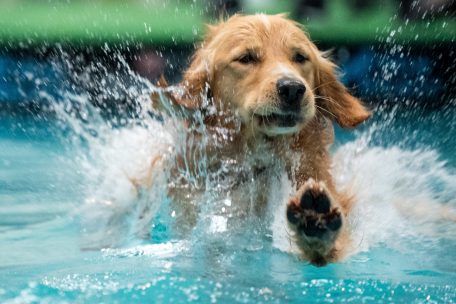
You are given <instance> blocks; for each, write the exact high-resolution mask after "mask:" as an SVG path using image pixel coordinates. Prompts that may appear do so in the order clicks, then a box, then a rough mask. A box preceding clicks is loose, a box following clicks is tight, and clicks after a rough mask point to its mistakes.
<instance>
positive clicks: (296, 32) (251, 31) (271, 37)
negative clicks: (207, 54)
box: [215, 14, 309, 46]
mask: <svg viewBox="0 0 456 304" xmlns="http://www.w3.org/2000/svg"><path fill="white" fill-rule="evenodd" d="M221 27H222V28H219V30H218V31H216V35H215V36H219V37H217V38H219V39H215V40H223V41H220V42H227V43H229V44H231V43H230V42H231V41H233V40H234V41H237V42H239V43H240V42H243V41H245V42H248V43H250V44H251V43H254V42H256V43H257V44H269V43H271V41H275V44H283V43H286V42H289V43H295V44H298V43H306V44H307V43H309V40H308V38H307V35H306V34H305V33H304V32H303V30H302V29H301V28H300V27H298V26H297V25H296V24H295V23H294V22H293V21H291V20H289V19H287V18H285V17H284V16H282V15H265V14H257V15H251V16H234V17H231V18H230V19H228V20H227V21H226V22H224V23H223V24H221ZM231 45H232V44H231ZM269 46H271V45H269Z"/></svg>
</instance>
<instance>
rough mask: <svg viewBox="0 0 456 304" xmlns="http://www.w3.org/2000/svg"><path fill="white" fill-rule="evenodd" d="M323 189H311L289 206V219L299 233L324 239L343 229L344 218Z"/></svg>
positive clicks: (292, 201)
mask: <svg viewBox="0 0 456 304" xmlns="http://www.w3.org/2000/svg"><path fill="white" fill-rule="evenodd" d="M332 205H333V204H332V202H331V198H330V197H329V195H328V194H327V193H326V191H325V190H324V189H323V188H316V187H313V188H309V189H307V190H306V191H304V193H303V194H302V195H301V197H299V198H298V199H293V200H291V201H290V203H289V204H288V208H287V219H288V222H289V223H290V224H291V225H294V226H295V227H296V230H297V231H298V232H299V233H303V234H305V235H306V236H308V237H313V238H323V237H324V236H325V235H329V234H331V232H332V233H335V232H337V231H338V230H339V229H340V228H341V227H342V216H341V213H340V211H339V210H338V209H337V207H332Z"/></svg>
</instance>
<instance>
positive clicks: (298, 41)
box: [151, 14, 370, 265]
mask: <svg viewBox="0 0 456 304" xmlns="http://www.w3.org/2000/svg"><path fill="white" fill-rule="evenodd" d="M162 85H164V83H162ZM179 88H180V90H181V91H180V92H179V93H176V92H175V91H167V92H168V93H166V95H167V97H168V99H169V100H170V101H171V107H170V105H166V106H164V105H163V99H160V98H159V96H158V94H152V100H153V102H154V106H155V107H161V109H162V110H163V111H166V110H167V111H168V112H179V113H181V114H183V116H182V117H184V120H185V123H186V126H187V127H188V132H189V134H193V135H194V136H193V137H192V138H193V140H192V143H193V144H192V143H189V142H188V143H187V144H185V147H186V148H185V149H186V151H182V152H181V156H180V158H179V160H178V161H177V162H176V164H175V169H174V170H173V172H178V171H179V168H182V167H185V170H187V174H190V175H192V172H193V173H194V176H197V175H198V174H197V172H196V171H198V170H199V169H198V168H197V167H198V166H197V165H195V164H198V157H200V156H201V155H205V160H204V162H206V163H207V165H206V168H207V170H209V171H211V170H213V171H215V170H219V169H220V160H222V159H227V158H229V159H230V160H232V161H233V162H235V163H236V164H241V163H242V164H243V166H244V167H247V168H248V170H247V171H248V172H247V173H248V178H245V177H243V176H244V175H245V173H246V172H240V171H233V172H229V170H228V171H226V170H225V175H230V174H231V175H232V176H234V179H235V180H236V182H231V183H230V184H229V188H228V189H227V192H226V193H230V195H231V197H232V199H233V201H235V203H236V204H238V205H239V206H242V205H248V201H251V200H253V201H254V205H253V206H254V209H255V212H256V213H257V214H258V215H259V216H261V214H262V213H263V212H264V211H263V210H264V206H265V205H266V203H267V201H268V196H269V193H268V187H269V185H270V183H271V181H272V182H273V176H274V172H275V171H277V170H281V169H283V170H284V171H286V172H287V174H288V176H289V178H290V180H291V181H292V183H293V185H294V186H295V189H296V193H295V194H294V195H292V197H291V198H289V201H288V205H287V211H286V214H284V215H283V216H284V217H286V220H287V223H288V226H289V230H290V232H291V235H292V241H293V242H294V243H295V245H296V246H297V247H298V248H299V250H300V253H301V256H302V258H303V259H306V260H308V261H310V262H311V263H313V264H315V265H325V264H327V263H329V262H334V261H338V260H340V259H341V258H342V257H343V256H344V254H345V253H346V252H347V249H348V248H350V235H349V231H348V229H347V227H346V226H347V225H346V217H347V215H348V214H349V213H350V210H351V209H352V205H353V202H354V197H353V195H352V194H351V193H348V192H342V191H338V190H337V189H336V187H335V185H334V182H333V179H332V177H331V174H330V166H331V160H330V155H329V152H328V147H329V145H330V144H331V143H332V141H333V126H332V123H331V121H334V122H337V123H338V124H339V125H340V126H341V127H343V128H353V127H355V126H357V125H358V124H360V123H362V122H363V121H365V120H366V119H367V118H368V117H369V115H370V114H369V112H368V111H367V110H366V108H365V107H364V106H363V104H362V103H361V101H360V100H358V99H357V98H355V97H354V96H352V95H351V94H350V93H349V92H348V90H347V88H345V87H344V85H342V84H341V83H340V82H339V81H338V79H337V75H336V66H335V65H334V64H333V63H332V62H331V61H330V60H329V59H327V58H326V54H325V53H323V52H321V51H319V50H318V49H317V47H316V46H315V44H314V43H312V41H311V40H310V39H309V37H308V36H307V35H306V33H305V32H304V31H303V29H302V27H301V26H300V25H299V24H297V23H295V22H293V21H291V20H289V19H287V17H286V16H285V15H272V16H271V15H264V14H257V15H252V16H241V15H235V16H233V17H231V18H229V19H228V20H226V21H224V22H221V23H219V24H217V25H211V26H208V30H207V34H206V36H205V39H204V41H203V42H202V44H201V46H200V47H199V48H198V49H197V51H196V53H195V54H194V56H193V58H192V61H191V64H190V67H189V68H188V69H187V70H186V72H185V74H184V76H183V81H182V82H181V83H180V84H179ZM196 112H197V113H199V116H198V117H199V118H196V116H195V115H193V114H192V113H196ZM201 127H203V128H204V130H205V132H207V134H209V135H210V136H209V137H208V138H209V139H208V140H206V141H203V140H202V135H201V132H200V131H198V130H199V129H201ZM195 138H196V140H195ZM195 142H197V143H198V144H197V145H195V144H194V143H195ZM202 145H203V146H204V147H203V148H201V146H202ZM197 146H199V148H197ZM198 149H199V150H198ZM154 162H155V160H154ZM189 164H190V165H189ZM191 164H193V165H191ZM152 167H154V166H152ZM151 170H153V168H152V169H151ZM188 172H190V173H188ZM176 174H177V173H176ZM181 177H182V176H181ZM185 179H186V178H185V177H183V178H181V182H180V184H179V183H178V184H176V183H173V184H172V185H171V186H170V189H169V193H170V196H171V197H173V198H174V200H175V201H176V202H177V203H176V204H180V205H181V208H180V209H181V211H180V212H178V213H180V214H181V216H180V217H178V218H179V221H180V222H179V224H180V225H182V226H183V227H184V226H188V227H190V228H191V227H192V225H194V224H195V221H196V217H197V212H198V211H197V210H198V206H195V201H198V199H197V198H196V197H197V195H199V194H200V193H201V192H202V188H204V186H198V183H194V182H190V181H188V180H187V181H186V180H185ZM247 182H248V183H249V187H248V190H246V187H243V186H242V185H243V184H244V183H247ZM203 183H204V182H203ZM221 183H223V182H221ZM199 185H201V184H199ZM252 185H253V189H254V190H255V191H253V192H252V191H251V190H252ZM225 186H226V185H225ZM198 193H199V194H198ZM185 201H187V202H188V201H191V202H192V203H190V204H188V203H187V204H186V203H184V202H185ZM179 202H180V203H179ZM182 206H183V207H182ZM239 214H242V212H240V213H239ZM239 216H241V215H239Z"/></svg>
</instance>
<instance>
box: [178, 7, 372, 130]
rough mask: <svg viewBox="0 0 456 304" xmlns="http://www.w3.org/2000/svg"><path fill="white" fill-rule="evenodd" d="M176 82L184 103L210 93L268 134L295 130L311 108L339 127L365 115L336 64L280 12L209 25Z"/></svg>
mask: <svg viewBox="0 0 456 304" xmlns="http://www.w3.org/2000/svg"><path fill="white" fill-rule="evenodd" d="M182 84H183V86H184V87H185V89H186V93H185V94H184V96H183V97H182V98H179V99H178V100H177V101H178V102H179V103H180V104H181V105H183V106H184V107H187V108H193V109H196V108H199V107H201V106H202V99H203V98H205V97H206V96H207V94H210V95H211V96H212V97H213V101H214V103H215V105H216V107H217V108H218V109H219V110H222V111H223V109H228V108H230V109H234V110H235V111H237V112H238V113H239V114H240V117H241V120H242V122H243V124H245V125H246V126H249V127H251V128H252V129H253V130H255V132H260V133H263V134H266V135H268V136H276V135H281V134H292V133H297V132H299V131H300V130H301V129H302V128H303V126H305V125H306V124H307V123H308V122H309V121H311V120H312V119H313V118H314V117H315V116H316V113H320V114H321V115H325V116H327V117H328V118H330V119H332V120H335V121H337V123H339V124H340V125H341V126H342V127H355V126H356V125H358V124H359V123H361V122H363V121H364V120H366V119H367V118H368V117H369V113H368V112H367V111H366V110H365V108H364V107H363V105H362V104H361V102H360V101H359V100H358V99H357V98H355V97H353V96H352V95H350V93H349V92H348V91H347V89H346V88H345V87H344V86H343V85H342V84H341V83H340V82H339V81H338V80H337V76H336V66H335V65H334V64H333V63H332V62H331V61H329V60H328V59H327V58H325V56H324V54H323V53H322V52H320V51H319V50H318V49H317V47H316V46H315V45H314V44H313V43H312V42H311V41H310V40H309V38H308V36H307V35H306V34H305V33H304V32H303V30H302V29H301V28H300V27H299V25H298V24H297V23H294V22H293V21H290V20H289V19H287V18H286V17H285V16H284V15H274V16H268V15H263V14H259V15H254V16H239V15H236V16H233V17H231V18H229V19H228V20H227V21H225V22H222V23H220V24H218V25H216V26H209V27H208V33H207V35H206V38H205V40H204V42H203V43H202V45H201V47H200V48H199V49H198V50H197V52H196V53H195V55H194V57H193V60H192V63H191V65H190V67H189V68H188V70H187V71H186V72H185V74H184V79H183V82H182Z"/></svg>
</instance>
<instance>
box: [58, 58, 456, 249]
mask: <svg viewBox="0 0 456 304" xmlns="http://www.w3.org/2000/svg"><path fill="white" fill-rule="evenodd" d="M73 64H74V63H73ZM120 66H122V67H123V69H125V70H127V73H126V74H127V75H128V76H129V77H130V82H129V83H132V85H131V86H127V85H123V86H121V88H120V89H119V86H116V87H115V88H114V89H113V90H118V91H119V90H120V92H121V93H122V92H123V93H122V94H123V95H125V96H127V97H128V98H127V100H134V103H133V104H134V105H135V106H134V107H133V108H134V109H135V110H134V114H133V115H131V113H129V114H128V115H120V118H119V117H117V116H114V117H105V116H104V114H103V111H102V110H100V108H99V107H97V106H96V102H95V103H94V101H93V100H92V99H93V98H92V97H91V96H88V95H87V94H85V93H84V92H82V93H81V92H71V93H70V92H68V91H66V92H64V93H63V94H62V97H61V100H60V102H58V103H55V106H54V111H55V113H56V114H57V116H58V118H59V119H60V121H61V122H62V125H63V126H65V128H64V134H66V135H69V136H67V139H66V140H67V141H68V143H69V144H70V145H71V147H72V149H75V150H76V152H77V153H76V155H77V157H76V159H74V160H73V161H74V162H75V163H76V164H77V166H78V167H79V168H80V169H81V172H83V176H84V179H85V184H86V200H85V202H84V203H83V204H82V207H81V208H80V209H79V210H78V212H79V214H80V215H81V230H82V235H83V236H84V237H83V239H82V240H83V241H82V247H84V248H103V247H112V246H132V245H133V246H137V245H138V242H142V241H141V240H146V241H147V240H149V241H150V236H149V233H150V232H151V231H152V233H154V229H153V227H152V226H153V225H154V221H156V220H157V216H158V217H160V216H162V220H163V219H165V220H164V225H165V226H166V227H167V228H166V229H172V228H170V227H171V226H172V224H173V222H176V221H178V219H177V218H175V215H176V211H175V210H173V207H172V204H171V203H170V201H169V198H168V197H167V189H168V186H169V185H170V184H172V183H176V182H178V180H179V179H186V180H189V181H190V182H191V183H192V184H193V185H194V186H196V188H198V189H200V190H202V191H203V193H202V195H201V196H200V199H201V201H198V202H194V203H195V204H198V206H200V210H199V215H198V217H199V219H198V224H197V226H196V228H195V229H194V230H193V235H192V236H186V237H185V238H187V239H188V238H192V242H193V243H198V242H200V241H201V242H205V241H208V240H215V242H217V240H223V242H224V244H225V245H226V246H228V245H229V244H238V245H239V244H242V246H244V245H245V246H246V248H250V249H252V250H258V248H263V247H264V245H265V242H269V240H270V239H271V235H272V236H273V244H274V246H275V247H277V248H279V249H281V250H284V251H292V252H293V251H294V250H295V248H293V247H292V245H290V242H289V237H288V232H287V230H286V227H287V225H286V223H285V206H286V202H287V198H288V196H289V195H290V194H292V190H293V189H292V187H291V185H290V182H289V181H288V180H287V178H286V176H285V175H283V176H282V177H281V179H280V178H278V179H277V181H276V182H275V183H274V184H273V185H271V188H270V189H271V196H270V203H269V209H270V210H269V216H266V218H265V219H264V221H263V222H262V221H258V219H256V218H249V217H247V219H246V218H244V219H243V220H242V221H243V223H240V222H239V221H237V222H236V221H235V224H229V223H230V222H231V221H232V220H233V218H236V217H237V215H236V214H237V213H236V212H237V211H236V209H235V206H234V205H235V204H233V202H232V198H231V197H230V193H229V186H226V185H230V181H227V180H226V177H227V176H229V174H226V172H228V171H230V172H237V171H239V172H240V171H242V170H243V169H245V168H244V166H248V164H246V163H242V164H241V163H237V162H236V161H235V160H233V159H223V160H221V165H220V169H219V171H217V172H211V171H210V170H208V168H207V162H208V160H207V158H206V157H207V156H206V155H205V154H204V152H203V150H201V151H200V152H199V153H197V154H198V157H199V159H195V158H189V159H186V160H185V161H184V163H185V162H195V161H196V162H197V163H196V168H198V170H197V173H196V177H197V178H196V179H195V180H193V181H192V178H195V174H194V172H193V173H192V172H189V171H190V170H189V169H188V166H183V167H182V168H179V170H180V172H179V174H178V178H177V180H170V174H169V173H170V172H169V170H170V168H171V166H170V165H169V163H168V161H169V162H172V161H174V160H175V157H176V155H177V154H179V153H180V152H182V151H184V150H185V149H187V146H186V144H185V143H186V142H188V140H201V142H202V145H201V146H204V145H205V144H207V143H208V142H209V141H211V140H214V139H211V138H207V137H204V136H208V135H207V134H208V133H207V132H206V131H205V130H204V125H203V124H201V126H199V127H198V128H203V129H201V130H198V132H199V134H203V135H204V136H203V137H201V138H198V139H196V138H193V139H192V138H189V134H190V132H187V130H186V129H185V127H184V126H183V125H182V124H181V123H180V122H179V119H178V117H177V116H173V115H171V116H170V117H167V116H163V115H162V113H158V112H157V111H156V110H155V109H154V108H153V107H152V104H151V102H150V101H149V95H148V94H149V93H150V92H152V91H159V89H158V88H156V87H155V86H153V85H151V84H150V83H148V82H147V81H145V80H144V79H142V78H140V77H139V76H137V75H135V74H134V73H133V72H131V70H129V68H128V65H127V63H126V62H125V61H122V60H120ZM106 73H107V75H109V77H111V74H109V72H107V71H106ZM78 77H80V75H78ZM109 77H108V78H109ZM111 82H112V81H111ZM135 85H137V86H138V87H140V88H141V89H134V88H133V86H135ZM110 89H111V88H110V87H109V86H106V87H104V88H103V90H105V91H106V92H105V94H113V93H112V92H109V90H110ZM122 94H121V95H122ZM163 98H165V97H163ZM164 101H165V102H166V100H164ZM377 113H378V114H379V116H380V117H381V118H380V119H377V120H376V121H374V122H373V123H371V124H370V125H369V126H368V127H366V128H365V129H364V130H363V131H362V132H360V133H358V134H357V135H356V138H355V139H354V140H353V141H349V142H347V143H345V144H342V145H340V146H339V147H337V148H336V150H335V152H334V168H333V175H334V176H335V179H336V182H337V185H338V186H339V187H340V188H346V187H349V188H350V189H351V190H352V191H353V193H355V194H356V197H357V200H358V204H357V206H356V208H355V210H354V212H353V214H352V215H351V217H350V219H349V223H350V225H351V229H352V231H353V236H354V243H355V245H356V249H355V252H360V251H366V250H368V249H370V248H372V247H376V246H380V245H386V246H388V247H391V248H395V249H397V250H408V249H407V248H410V244H412V243H415V244H416V243H418V244H420V245H423V246H427V247H429V248H430V247H432V246H435V245H436V244H437V243H438V242H440V241H441V240H442V239H449V238H451V239H452V238H454V237H453V236H454V235H456V233H455V232H456V230H455V229H456V224H455V221H456V212H455V208H456V201H455V199H454V197H456V196H455V194H456V193H455V189H456V177H455V174H454V173H453V172H452V171H451V168H449V167H448V165H447V164H446V162H445V161H443V160H441V156H440V155H439V153H438V152H437V150H436V149H435V148H434V147H426V145H423V146H421V147H418V146H417V145H416V144H414V145H415V146H413V147H412V148H410V144H409V143H410V142H417V141H419V137H420V133H419V132H420V131H419V130H415V131H416V132H412V134H411V137H410V138H409V139H402V140H396V141H389V139H390V138H388V137H387V134H388V129H389V128H393V127H394V124H395V123H396V118H397V116H398V115H399V114H398V113H400V110H398V108H397V107H393V109H386V108H383V107H379V109H378V111H377ZM196 115H198V114H196ZM196 119H201V117H196ZM423 132H424V131H423ZM409 133H410V132H409ZM228 135H229V134H228ZM228 135H227V136H228ZM379 139H381V140H379ZM157 158H159V159H161V160H162V161H160V166H159V168H160V169H159V170H154V171H153V173H154V174H153V175H150V172H148V170H149V168H150V167H151V163H154V161H155V160H156V159H157ZM236 170H237V171H236ZM277 174H278V175H279V176H280V173H279V172H277ZM201 177H202V179H198V178H201ZM144 179H153V183H150V181H149V184H150V185H151V187H150V188H148V189H144V188H143V189H142V188H140V187H139V188H138V187H136V186H135V182H136V181H141V180H144ZM280 180H281V181H280ZM279 181H280V182H279ZM247 200H248V198H247ZM242 221H241V222H242ZM249 225H250V226H255V225H258V226H266V228H265V229H263V228H258V229H248V228H247V227H248V226H249ZM233 226H234V227H236V226H237V227H238V229H237V230H236V229H235V230H230V229H232V228H230V227H233ZM151 227H152V228H151ZM246 231H247V232H251V234H249V233H246ZM247 234H248V235H247ZM170 237H172V236H170V235H167V237H165V239H162V240H159V241H165V242H166V241H168V240H169V238H170ZM153 238H154V236H152V239H153ZM230 239H231V241H230ZM242 239H244V240H243V241H240V240H242ZM133 248H136V247H133ZM132 250H133V249H132ZM133 251H134V250H133ZM114 254H116V253H114ZM119 254H124V253H121V252H119Z"/></svg>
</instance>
